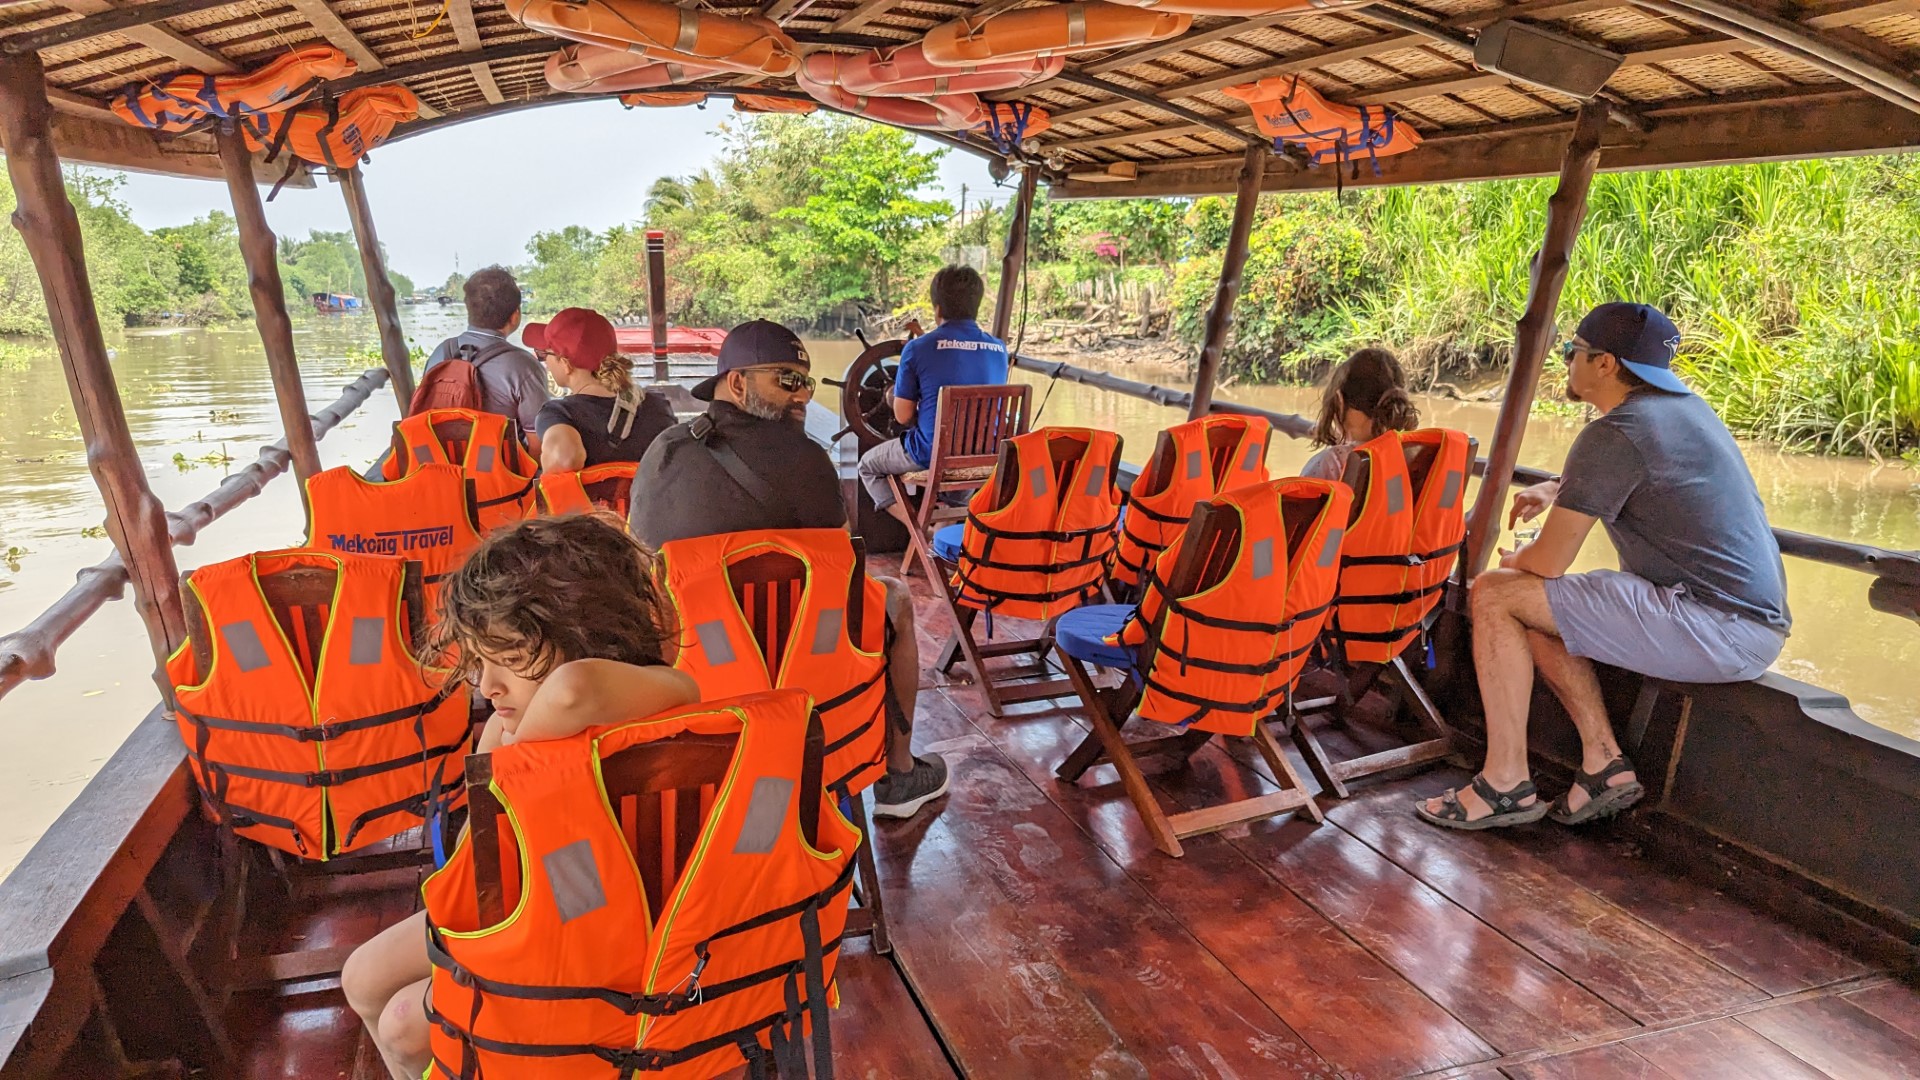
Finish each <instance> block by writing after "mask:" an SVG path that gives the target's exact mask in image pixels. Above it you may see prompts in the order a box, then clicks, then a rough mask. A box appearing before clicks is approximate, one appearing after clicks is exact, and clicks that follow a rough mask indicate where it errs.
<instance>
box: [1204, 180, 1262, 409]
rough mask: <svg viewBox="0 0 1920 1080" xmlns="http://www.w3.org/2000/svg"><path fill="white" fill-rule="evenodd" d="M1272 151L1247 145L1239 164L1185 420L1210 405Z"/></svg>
mask: <svg viewBox="0 0 1920 1080" xmlns="http://www.w3.org/2000/svg"><path fill="white" fill-rule="evenodd" d="M1272 153H1273V152H1272V151H1271V150H1270V149H1269V148H1268V147H1267V146H1266V145H1265V144H1256V145H1252V146H1249V147H1247V157H1246V162H1245V163H1244V164H1243V165H1241V166H1240V190H1239V192H1238V193H1237V194H1236V195H1234V197H1233V228H1232V229H1231V230H1230V231H1229V232H1228V233H1227V250H1226V253H1225V254H1224V255H1222V256H1221V258H1220V281H1219V283H1218V284H1217V285H1215V286H1214V289H1213V306H1212V307H1211V308H1208V309H1207V329H1206V336H1205V337H1204V338H1203V339H1202V341H1201V345H1200V362H1199V363H1198V364H1196V365H1194V371H1193V402H1192V403H1191V404H1190V405H1188V406H1187V418H1188V419H1189V420H1192V419H1197V418H1199V417H1202V416H1205V415H1207V413H1208V412H1209V411H1210V410H1212V408H1213V383H1214V379H1215V377H1216V376H1218V375H1219V373H1220V358H1221V357H1222V356H1223V355H1225V354H1226V351H1227V334H1228V333H1229V332H1230V331H1231V330H1232V329H1233V305H1234V303H1235V302H1236V301H1238V300H1239V299H1240V278H1241V274H1242V271H1244V270H1245V269H1246V268H1247V241H1248V238H1249V237H1250V236H1252V235H1253V212H1254V210H1255V209H1257V208H1258V207H1259V205H1260V182H1261V180H1262V179H1264V178H1265V177H1266V175H1267V158H1269V157H1271V156H1272Z"/></svg>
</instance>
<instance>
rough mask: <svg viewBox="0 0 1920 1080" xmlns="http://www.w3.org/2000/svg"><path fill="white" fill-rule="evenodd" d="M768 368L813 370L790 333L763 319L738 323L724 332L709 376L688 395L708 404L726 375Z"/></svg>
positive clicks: (805, 350) (796, 340)
mask: <svg viewBox="0 0 1920 1080" xmlns="http://www.w3.org/2000/svg"><path fill="white" fill-rule="evenodd" d="M768 364H799V365H800V366H801V367H803V368H806V369H807V370H809V371H811V370H813V361H812V360H810V359H808V358H807V347H806V346H805V345H804V344H802V343H801V341H800V337H799V335H797V334H795V333H794V332H793V331H791V330H789V329H787V328H786V327H784V326H781V325H780V324H779V323H777V322H768V321H767V320H766V319H755V320H753V321H752V322H744V323H741V324H740V325H739V326H736V327H734V328H733V329H732V330H729V331H727V339H726V340H725V341H723V342H721V343H720V362H719V363H718V364H717V365H715V369H714V374H713V376H712V377H711V378H706V379H702V380H700V381H699V382H698V383H695V384H694V387H693V390H692V391H691V393H692V394H693V396H694V397H696V398H698V399H699V400H701V401H712V400H713V391H714V388H715V387H717V386H719V385H720V380H721V379H723V378H725V377H726V374H727V372H729V371H738V370H740V369H741V368H749V367H765V366H766V365H768Z"/></svg>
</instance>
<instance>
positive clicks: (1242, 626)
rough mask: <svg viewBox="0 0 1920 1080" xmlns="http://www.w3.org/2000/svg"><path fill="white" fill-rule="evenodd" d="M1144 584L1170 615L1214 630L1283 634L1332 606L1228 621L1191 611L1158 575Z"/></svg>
mask: <svg viewBox="0 0 1920 1080" xmlns="http://www.w3.org/2000/svg"><path fill="white" fill-rule="evenodd" d="M1145 584H1146V587H1147V588H1149V589H1151V590H1153V591H1154V592H1156V593H1158V594H1159V595H1160V599H1161V602H1163V603H1164V604H1166V606H1167V610H1168V611H1169V612H1170V613H1172V614H1175V615H1178V616H1180V617H1181V618H1183V619H1186V620H1188V621H1190V622H1195V623H1198V624H1200V625H1201V626H1210V627H1212V628H1214V629H1216V630H1243V631H1246V632H1247V633H1250V634H1281V633H1285V632H1286V631H1288V630H1291V629H1293V627H1294V626H1295V625H1297V624H1299V623H1301V622H1304V621H1306V620H1308V619H1312V618H1315V617H1317V616H1319V615H1321V614H1322V613H1324V612H1325V611H1327V609H1329V608H1330V607H1332V606H1333V605H1332V604H1331V603H1326V604H1321V605H1320V606H1319V607H1313V608H1308V609H1306V610H1305V611H1296V612H1294V613H1293V614H1292V615H1290V616H1288V617H1287V618H1285V619H1282V620H1280V621H1278V622H1255V621H1253V620H1249V619H1228V618H1223V617H1221V616H1219V615H1209V614H1207V613H1205V612H1202V611H1195V610H1193V608H1192V607H1191V606H1190V605H1189V604H1188V603H1187V602H1186V601H1185V600H1183V599H1181V598H1180V597H1177V596H1174V595H1173V594H1172V593H1169V592H1168V591H1167V587H1166V584H1165V583H1163V582H1162V581H1161V580H1160V578H1159V576H1158V575H1148V577H1147V580H1146V583H1145ZM1148 633H1149V635H1151V633H1152V630H1151V628H1149V630H1148Z"/></svg>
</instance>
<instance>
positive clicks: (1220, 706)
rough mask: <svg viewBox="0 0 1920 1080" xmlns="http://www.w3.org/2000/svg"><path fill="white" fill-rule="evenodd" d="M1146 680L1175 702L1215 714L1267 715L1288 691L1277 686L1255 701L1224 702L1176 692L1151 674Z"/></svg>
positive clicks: (1148, 684)
mask: <svg viewBox="0 0 1920 1080" xmlns="http://www.w3.org/2000/svg"><path fill="white" fill-rule="evenodd" d="M1145 679H1146V684H1147V686H1148V687H1150V688H1151V689H1153V690H1155V691H1157V692H1159V693H1160V694H1161V695H1163V696H1165V697H1169V698H1172V699H1173V700H1175V701H1183V702H1186V703H1187V704H1188V705H1195V706H1198V707H1199V708H1201V709H1203V710H1207V711H1213V712H1230V713H1254V714H1257V715H1265V714H1266V713H1269V712H1272V711H1273V703H1274V699H1276V698H1278V697H1279V696H1280V695H1281V694H1283V693H1284V692H1285V691H1286V687H1284V686H1276V687H1274V688H1273V689H1271V690H1269V691H1267V692H1266V693H1264V694H1262V695H1260V697H1259V698H1257V699H1255V700H1253V701H1222V700H1220V699H1219V698H1210V697H1202V696H1201V695H1198V694H1189V693H1187V692H1186V691H1184V690H1175V689H1173V688H1172V687H1170V686H1167V685H1166V684H1164V683H1161V682H1159V681H1157V680H1156V679H1154V677H1153V676H1152V675H1151V674H1148V675H1147V676H1145ZM1194 719H1198V714H1195V717H1194Z"/></svg>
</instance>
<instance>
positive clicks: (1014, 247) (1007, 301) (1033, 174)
mask: <svg viewBox="0 0 1920 1080" xmlns="http://www.w3.org/2000/svg"><path fill="white" fill-rule="evenodd" d="M1039 187H1040V166H1039V164H1037V163H1029V164H1028V165H1027V166H1026V167H1025V168H1024V169H1022V170H1021V171H1020V194H1019V195H1018V196H1016V197H1015V198H1014V200H1013V218H1012V220H1011V221H1009V222H1008V223H1007V251H1006V254H1005V255H1002V256H1001V258H1000V291H999V292H997V293H995V294H994V298H993V336H994V337H997V338H999V339H1000V340H1001V341H1005V340H1007V333H1008V332H1009V331H1011V330H1012V329H1013V303H1014V297H1015V296H1017V295H1019V292H1020V277H1021V275H1022V274H1023V273H1025V272H1026V267H1027V232H1028V231H1029V226H1030V225H1031V224H1032V223H1033V194H1034V192H1035V191H1037V190H1038V189H1039Z"/></svg>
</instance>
